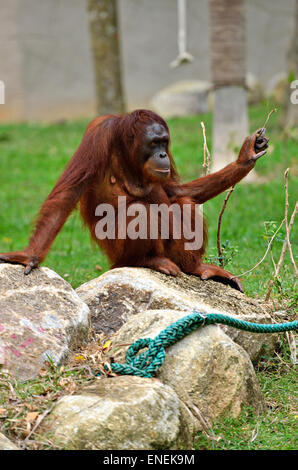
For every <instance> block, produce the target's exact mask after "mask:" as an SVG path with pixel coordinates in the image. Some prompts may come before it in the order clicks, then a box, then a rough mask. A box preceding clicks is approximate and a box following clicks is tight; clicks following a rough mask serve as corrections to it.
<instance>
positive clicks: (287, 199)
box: [284, 168, 298, 284]
mask: <svg viewBox="0 0 298 470" xmlns="http://www.w3.org/2000/svg"><path fill="white" fill-rule="evenodd" d="M289 171H290V168H287V169H286V171H285V174H284V177H285V193H286V198H285V199H286V200H285V228H286V240H287V245H288V250H289V254H290V260H291V263H292V265H293V268H294V272H295V276H296V282H297V284H298V270H297V266H296V263H295V260H294V256H293V251H292V246H291V242H290V233H289V226H288V209H289V188H288V182H289V177H288V175H289Z"/></svg>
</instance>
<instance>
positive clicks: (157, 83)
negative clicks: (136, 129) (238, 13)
mask: <svg viewBox="0 0 298 470" xmlns="http://www.w3.org/2000/svg"><path fill="white" fill-rule="evenodd" d="M118 2H119V18H120V33H121V39H122V40H121V49H122V54H123V56H122V63H123V80H124V88H125V95H126V99H127V104H128V108H129V109H133V108H136V107H146V106H149V103H150V100H151V98H152V96H153V95H154V93H155V92H157V91H158V90H159V89H160V88H162V87H164V86H167V85H169V84H170V83H173V82H175V81H177V80H181V79H202V80H208V79H210V64H209V31H208V21H209V18H208V17H209V15H208V0H188V1H187V21H188V46H189V47H188V49H189V51H190V52H191V53H192V54H193V55H194V56H195V61H194V63H192V64H189V65H186V66H183V67H181V68H178V69H175V70H172V69H171V68H170V67H169V63H170V62H171V61H172V60H173V59H174V58H175V57H176V55H177V10H176V0H118ZM294 2H295V0H283V2H280V0H246V4H247V69H248V71H249V72H250V73H252V74H253V75H255V76H256V77H257V78H258V79H259V80H260V81H261V82H262V83H263V85H264V86H265V87H266V88H268V87H269V88H270V87H271V86H272V82H273V81H274V77H276V76H277V75H278V74H280V73H284V72H285V71H286V53H287V48H288V44H289V41H290V38H291V34H292V32H293V26H294V16H293V12H294ZM0 80H2V81H4V82H5V86H6V104H5V105H0V121H17V120H26V119H33V120H37V119H47V120H55V119H63V118H72V117H80V116H92V115H94V114H95V109H96V108H95V93H94V82H93V67H92V57H91V52H90V42H89V33H88V21H87V14H86V1H85V0H0Z"/></svg>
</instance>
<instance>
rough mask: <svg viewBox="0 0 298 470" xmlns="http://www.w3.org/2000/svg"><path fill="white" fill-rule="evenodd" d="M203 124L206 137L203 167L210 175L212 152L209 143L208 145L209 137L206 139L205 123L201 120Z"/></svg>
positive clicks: (206, 173) (204, 136)
mask: <svg viewBox="0 0 298 470" xmlns="http://www.w3.org/2000/svg"><path fill="white" fill-rule="evenodd" d="M201 126H202V129H203V138H204V163H203V167H204V168H205V175H208V174H209V173H210V159H211V157H210V152H209V149H208V145H207V139H206V129H205V124H204V123H203V121H202V122H201Z"/></svg>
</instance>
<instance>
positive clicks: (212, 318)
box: [105, 311, 298, 377]
mask: <svg viewBox="0 0 298 470" xmlns="http://www.w3.org/2000/svg"><path fill="white" fill-rule="evenodd" d="M216 323H220V324H222V325H228V326H232V327H233V328H237V329H238V330H244V331H250V332H252V333H280V332H283V331H290V330H297V329H298V321H292V322H288V323H275V324H273V325H269V324H260V323H251V322H247V321H244V320H239V319H238V318H235V317H230V316H228V315H222V314H219V313H210V314H206V313H204V312H196V311H194V312H193V313H191V314H190V315H187V316H186V317H183V318H181V319H180V320H178V321H176V322H175V323H172V325H169V326H168V327H167V328H165V329H164V330H163V331H161V332H160V333H159V335H158V336H156V338H154V339H151V338H143V339H139V340H138V341H136V342H135V343H133V344H132V345H131V346H130V347H129V348H128V350H127V353H126V364H119V363H117V362H114V363H111V364H110V365H109V366H107V365H105V369H106V370H107V371H108V370H109V368H111V370H112V372H114V373H116V374H120V375H138V376H140V377H152V376H153V375H154V373H155V372H156V370H157V369H159V368H160V367H161V366H162V364H163V362H164V360H165V357H166V354H165V348H168V347H169V346H172V345H173V344H175V343H176V342H177V341H179V340H180V339H182V338H184V337H185V336H187V335H189V334H190V333H192V332H193V331H194V330H196V329H198V328H200V327H201V326H204V325H214V324H216ZM144 348H148V350H147V351H145V352H142V353H141V354H139V355H137V354H138V352H139V351H140V350H141V349H144Z"/></svg>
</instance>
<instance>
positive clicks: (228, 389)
mask: <svg viewBox="0 0 298 470" xmlns="http://www.w3.org/2000/svg"><path fill="white" fill-rule="evenodd" d="M186 314H187V312H178V311H175V310H148V311H146V312H143V313H141V314H139V315H137V316H134V317H132V318H131V319H130V320H129V321H128V322H127V323H126V324H125V325H123V326H122V327H121V328H120V330H119V331H118V333H117V334H116V335H115V336H114V340H113V348H112V351H111V353H110V354H111V355H112V356H113V357H114V360H115V361H116V362H124V352H125V350H126V349H127V348H124V347H120V345H123V344H127V343H133V342H134V341H136V340H137V339H139V338H155V337H156V336H157V335H158V334H159V333H160V331H161V330H163V329H165V328H166V327H167V326H168V325H170V324H171V323H174V322H175V321H177V320H178V319H180V318H181V317H183V316H185V315H186ZM156 377H158V378H159V379H160V380H161V381H162V382H163V383H165V384H167V385H170V386H171V387H172V388H173V389H174V390H175V391H176V393H177V395H178V396H179V398H180V399H181V400H182V401H183V402H184V403H185V404H186V405H187V404H189V403H193V404H194V405H195V406H196V407H197V408H198V409H199V410H200V412H201V414H202V415H203V416H204V418H205V419H207V420H214V419H216V418H218V417H220V416H222V415H227V414H229V415H231V416H235V417H236V416H238V415H239V413H240V411H241V408H242V406H243V405H246V406H251V407H253V408H254V409H255V410H257V412H262V411H263V410H264V400H263V396H262V393H261V391H260V387H259V384H258V381H257V378H256V375H255V372H254V369H253V366H252V363H251V361H250V358H249V356H248V354H247V353H246V352H245V351H244V349H243V348H242V347H241V346H239V345H237V344H235V343H234V342H233V341H232V340H231V339H230V338H229V337H228V336H227V335H226V334H225V333H224V332H223V331H222V329H221V328H220V327H219V326H217V325H215V326H213V325H212V326H206V327H203V328H201V329H199V330H196V331H194V332H192V333H191V334H189V335H187V336H186V337H185V338H183V339H181V340H180V341H178V342H177V343H175V344H174V345H173V346H170V347H169V348H167V349H166V359H165V362H164V364H163V365H162V367H161V368H160V369H159V371H158V372H157V375H156Z"/></svg>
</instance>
